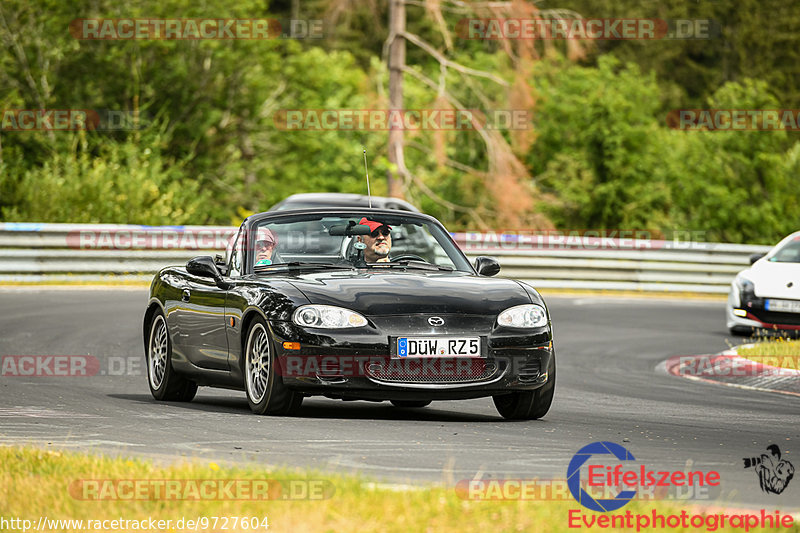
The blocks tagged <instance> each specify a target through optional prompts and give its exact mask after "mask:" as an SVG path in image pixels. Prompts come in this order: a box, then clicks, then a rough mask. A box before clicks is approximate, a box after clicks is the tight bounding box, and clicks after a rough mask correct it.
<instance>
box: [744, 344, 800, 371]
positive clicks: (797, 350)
mask: <svg viewBox="0 0 800 533" xmlns="http://www.w3.org/2000/svg"><path fill="white" fill-rule="evenodd" d="M736 351H737V353H738V354H739V356H740V357H744V358H745V359H749V360H751V361H754V362H756V363H761V364H764V365H769V366H774V367H776V368H787V369H791V370H800V365H799V364H798V362H800V341H797V340H790V339H785V338H782V337H781V338H777V339H765V340H763V341H761V342H756V343H754V344H747V345H745V346H739V347H738V348H737V349H736Z"/></svg>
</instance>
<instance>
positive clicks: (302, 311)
mask: <svg viewBox="0 0 800 533" xmlns="http://www.w3.org/2000/svg"><path fill="white" fill-rule="evenodd" d="M292 322H294V323H295V324H297V325H298V326H303V327H308V328H323V329H338V328H358V327H361V326H366V325H367V319H366V318H364V317H363V316H361V315H359V314H358V313H356V312H355V311H351V310H349V309H345V308H343V307H334V306H332V305H313V304H312V305H301V306H300V307H298V308H297V309H296V310H295V312H294V314H293V315H292Z"/></svg>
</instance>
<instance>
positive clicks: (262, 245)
mask: <svg viewBox="0 0 800 533" xmlns="http://www.w3.org/2000/svg"><path fill="white" fill-rule="evenodd" d="M270 248H275V243H274V242H272V241H256V250H268V249H270Z"/></svg>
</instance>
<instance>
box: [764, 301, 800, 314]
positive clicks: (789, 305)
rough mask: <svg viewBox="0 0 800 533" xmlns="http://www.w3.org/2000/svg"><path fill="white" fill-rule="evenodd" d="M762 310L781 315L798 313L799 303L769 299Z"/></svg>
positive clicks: (799, 310)
mask: <svg viewBox="0 0 800 533" xmlns="http://www.w3.org/2000/svg"><path fill="white" fill-rule="evenodd" d="M764 309H766V310H767V311H781V312H783V313H800V301H798V300H774V299H771V298H770V299H768V300H767V301H766V302H764Z"/></svg>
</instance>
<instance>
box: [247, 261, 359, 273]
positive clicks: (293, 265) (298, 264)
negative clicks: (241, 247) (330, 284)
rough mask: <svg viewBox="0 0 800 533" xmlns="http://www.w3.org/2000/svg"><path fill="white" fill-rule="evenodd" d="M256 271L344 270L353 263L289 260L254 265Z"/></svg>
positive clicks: (349, 268) (351, 266) (351, 267)
mask: <svg viewBox="0 0 800 533" xmlns="http://www.w3.org/2000/svg"><path fill="white" fill-rule="evenodd" d="M254 268H255V270H256V271H259V270H260V271H265V270H266V271H269V270H272V269H278V268H281V269H288V270H292V269H304V268H333V269H338V270H341V269H344V270H353V268H354V267H353V265H348V264H343V263H322V262H319V261H290V262H289V263H275V264H272V265H256V266H255V267H254Z"/></svg>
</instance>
